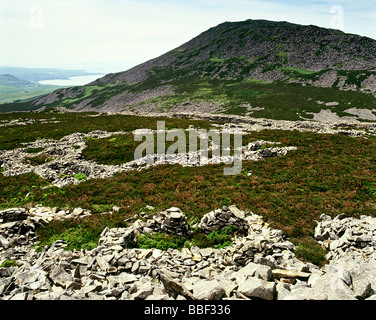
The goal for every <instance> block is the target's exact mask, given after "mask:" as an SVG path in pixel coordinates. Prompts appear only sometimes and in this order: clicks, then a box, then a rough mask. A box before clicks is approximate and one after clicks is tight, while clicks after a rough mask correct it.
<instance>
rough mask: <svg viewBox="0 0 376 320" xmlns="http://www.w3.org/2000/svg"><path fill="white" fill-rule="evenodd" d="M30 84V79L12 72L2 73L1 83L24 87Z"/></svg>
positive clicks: (0, 76)
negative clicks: (20, 77)
mask: <svg viewBox="0 0 376 320" xmlns="http://www.w3.org/2000/svg"><path fill="white" fill-rule="evenodd" d="M30 84H31V83H30V82H29V81H26V80H21V79H18V78H17V77H15V76H13V75H11V74H0V85H3V86H8V87H24V86H27V85H30Z"/></svg>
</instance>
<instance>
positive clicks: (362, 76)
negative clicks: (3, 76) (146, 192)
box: [33, 20, 376, 118]
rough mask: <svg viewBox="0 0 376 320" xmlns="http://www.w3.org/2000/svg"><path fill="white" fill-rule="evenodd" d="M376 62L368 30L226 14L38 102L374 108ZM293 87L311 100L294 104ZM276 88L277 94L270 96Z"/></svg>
mask: <svg viewBox="0 0 376 320" xmlns="http://www.w3.org/2000/svg"><path fill="white" fill-rule="evenodd" d="M375 68H376V40H373V39H370V38H367V37H361V36H357V35H352V34H346V33H343V32H341V31H338V30H331V29H325V28H320V27H316V26H302V25H296V24H291V23H288V22H272V21H266V20H246V21H243V22H226V23H222V24H220V25H218V26H216V27H214V28H211V29H209V30H207V31H205V32H203V33H202V34H200V35H199V36H197V37H195V38H194V39H192V40H190V41H188V42H187V43H185V44H183V45H182V46H180V47H178V48H176V49H174V50H171V51H169V52H167V53H166V54H164V55H162V56H160V57H158V58H155V59H153V60H150V61H147V62H145V63H143V64H141V65H138V66H136V67H134V68H132V69H130V70H128V71H125V72H119V73H115V74H108V75H106V76H105V77H103V78H100V79H98V80H96V81H95V82H93V83H91V84H89V85H87V86H84V87H75V88H69V89H61V90H57V91H55V92H54V93H52V94H50V95H47V96H45V97H42V98H41V99H39V100H36V101H35V102H34V103H33V104H34V106H35V107H39V108H45V107H51V106H57V105H59V106H66V107H69V108H72V109H75V110H82V111H84V110H98V109H99V110H101V111H120V110H125V111H138V112H150V111H152V112H155V111H166V110H170V111H171V110H173V111H199V112H218V111H222V112H223V111H224V112H228V113H236V114H244V113H254V114H255V115H258V114H260V115H263V112H262V110H264V109H265V110H268V109H273V108H275V106H276V105H279V107H281V108H284V109H287V110H288V109H289V108H290V109H291V108H294V109H295V108H301V110H300V109H299V110H294V111H316V110H317V111H320V109H321V107H322V106H321V104H323V103H329V105H327V106H329V107H332V108H334V110H335V111H341V112H346V111H345V110H346V109H349V108H351V107H355V108H356V107H358V108H366V109H371V110H372V112H373V109H372V108H376V99H375V97H374V96H373V95H372V94H375V92H376V86H375V83H376V69H375ZM271 83H272V84H273V85H271ZM267 84H269V86H267ZM286 86H287V87H286ZM286 88H287V90H288V91H291V92H289V94H288V95H290V96H291V95H292V98H293V100H295V101H296V103H297V101H299V102H300V104H303V106H301V107H299V106H300V104H297V106H295V105H293V106H292V103H291V101H289V97H288V96H287V95H286ZM297 88H298V89H297ZM302 88H304V89H302ZM315 88H316V89H317V88H322V89H327V90H324V91H316V89H315ZM302 90H303V91H302ZM343 91H347V92H349V91H351V92H353V94H349V93H346V94H345V93H343ZM355 93H356V94H355ZM273 95H275V96H276V100H272V101H270V99H272V97H271V96H273ZM285 95H286V96H285ZM337 95H338V96H337ZM277 96H278V97H277ZM330 98H331V99H334V100H328V99H330ZM302 100H304V103H303V102H302ZM321 100H324V101H321ZM363 100H364V101H363ZM320 102H321V103H320ZM333 103H334V104H333ZM330 104H332V105H330ZM285 105H286V107H285ZM349 105H350V106H349ZM303 107H304V108H303ZM345 107H347V108H345ZM255 111H256V112H255ZM317 111H316V112H317ZM265 112H266V111H264V113H265ZM295 113H296V112H294V114H295ZM272 114H273V115H274V118H282V116H280V115H278V114H276V112H272ZM289 117H290V118H292V117H293V115H292V114H291V115H289Z"/></svg>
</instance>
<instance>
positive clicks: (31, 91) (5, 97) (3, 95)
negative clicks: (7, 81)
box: [0, 85, 61, 112]
mask: <svg viewBox="0 0 376 320" xmlns="http://www.w3.org/2000/svg"><path fill="white" fill-rule="evenodd" d="M59 88H61V86H52V85H39V86H28V85H27V86H24V87H11V86H4V85H0V112H1V110H2V109H3V105H2V104H3V103H12V102H17V101H22V100H28V99H32V98H35V97H39V96H42V95H45V94H48V93H51V92H53V91H54V90H56V89H59Z"/></svg>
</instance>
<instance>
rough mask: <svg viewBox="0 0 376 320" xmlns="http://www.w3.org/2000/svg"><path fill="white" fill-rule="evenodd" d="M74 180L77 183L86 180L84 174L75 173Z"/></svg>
mask: <svg viewBox="0 0 376 320" xmlns="http://www.w3.org/2000/svg"><path fill="white" fill-rule="evenodd" d="M74 178H75V179H76V180H78V181H84V180H87V176H86V174H85V173H77V174H75V175H74Z"/></svg>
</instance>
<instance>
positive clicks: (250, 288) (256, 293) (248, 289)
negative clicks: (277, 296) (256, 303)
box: [238, 277, 276, 300]
mask: <svg viewBox="0 0 376 320" xmlns="http://www.w3.org/2000/svg"><path fill="white" fill-rule="evenodd" d="M275 287H276V284H275V283H274V282H267V281H265V280H262V279H259V278H256V277H250V278H248V279H247V280H246V281H244V282H241V283H240V284H239V288H238V291H239V292H240V293H242V294H244V295H245V296H246V297H249V298H258V299H263V300H273V299H274V293H275Z"/></svg>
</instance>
